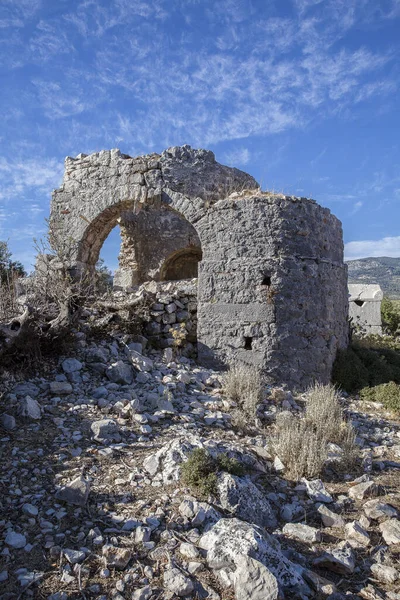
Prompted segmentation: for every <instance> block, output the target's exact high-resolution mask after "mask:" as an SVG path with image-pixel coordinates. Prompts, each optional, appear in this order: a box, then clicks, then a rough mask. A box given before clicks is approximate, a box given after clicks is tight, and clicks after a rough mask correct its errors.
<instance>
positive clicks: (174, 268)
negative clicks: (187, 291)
mask: <svg viewBox="0 0 400 600" xmlns="http://www.w3.org/2000/svg"><path fill="white" fill-rule="evenodd" d="M201 258H202V251H201V248H199V247H198V246H192V247H189V248H181V249H180V250H176V252H173V253H172V254H171V255H170V256H169V257H168V258H167V260H166V261H165V262H164V264H163V266H162V268H161V272H160V280H161V281H178V280H180V279H193V278H195V277H197V275H198V264H199V262H200V261H201Z"/></svg>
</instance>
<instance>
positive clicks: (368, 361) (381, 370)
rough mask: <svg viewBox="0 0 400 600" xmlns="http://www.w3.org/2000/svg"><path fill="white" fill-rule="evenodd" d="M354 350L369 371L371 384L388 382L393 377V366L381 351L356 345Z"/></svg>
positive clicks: (369, 382)
mask: <svg viewBox="0 0 400 600" xmlns="http://www.w3.org/2000/svg"><path fill="white" fill-rule="evenodd" d="M354 352H355V353H356V354H357V356H358V358H359V359H360V360H361V362H362V363H363V365H364V367H365V368H366V369H367V371H368V384H369V385H371V386H374V385H379V384H381V383H386V382H388V381H390V380H391V379H393V371H392V368H391V366H390V365H389V364H388V363H387V362H386V360H385V357H384V356H383V354H382V353H381V352H377V351H375V350H369V349H368V348H357V347H356V346H355V347H354Z"/></svg>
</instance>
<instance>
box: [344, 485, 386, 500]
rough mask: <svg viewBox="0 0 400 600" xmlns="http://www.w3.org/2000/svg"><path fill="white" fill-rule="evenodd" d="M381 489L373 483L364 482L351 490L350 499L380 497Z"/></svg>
mask: <svg viewBox="0 0 400 600" xmlns="http://www.w3.org/2000/svg"><path fill="white" fill-rule="evenodd" d="M378 494H379V488H378V486H377V485H376V483H374V482H373V481H363V482H361V483H358V484H357V485H354V486H353V487H351V488H350V489H349V497H350V498H352V499H353V500H364V499H365V498H373V497H375V496H378Z"/></svg>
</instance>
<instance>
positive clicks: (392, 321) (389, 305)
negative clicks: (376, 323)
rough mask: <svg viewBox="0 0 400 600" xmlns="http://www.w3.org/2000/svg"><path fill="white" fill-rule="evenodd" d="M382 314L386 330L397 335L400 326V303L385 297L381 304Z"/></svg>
mask: <svg viewBox="0 0 400 600" xmlns="http://www.w3.org/2000/svg"><path fill="white" fill-rule="evenodd" d="M381 314H382V320H383V324H384V326H385V327H386V329H388V330H389V331H390V333H392V334H395V333H396V332H397V330H398V329H399V326H400V307H399V302H395V301H393V300H390V299H389V298H386V297H384V298H383V300H382V304H381Z"/></svg>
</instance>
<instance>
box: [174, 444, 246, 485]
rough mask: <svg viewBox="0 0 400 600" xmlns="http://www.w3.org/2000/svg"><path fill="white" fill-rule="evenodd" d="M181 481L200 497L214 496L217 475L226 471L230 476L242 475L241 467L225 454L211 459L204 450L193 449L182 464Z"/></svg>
mask: <svg viewBox="0 0 400 600" xmlns="http://www.w3.org/2000/svg"><path fill="white" fill-rule="evenodd" d="M181 468H182V480H183V482H184V483H185V484H186V485H188V486H189V487H191V488H194V489H195V490H196V491H198V492H199V493H200V494H201V495H202V496H209V495H215V494H216V492H217V474H218V472H219V471H226V472H227V473H231V474H232V475H237V476H241V475H244V472H245V469H244V467H243V465H242V464H241V463H240V462H239V461H238V460H236V458H230V457H229V456H228V455H227V454H222V453H221V454H218V455H217V457H216V458H213V457H212V456H211V454H210V453H209V452H208V450H206V449H205V448H195V449H194V450H193V451H192V452H191V453H190V454H189V457H188V460H187V461H186V462H184V463H183V464H182V467H181Z"/></svg>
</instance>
